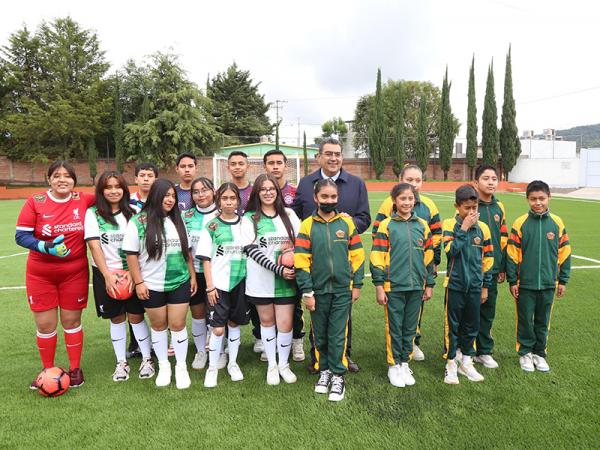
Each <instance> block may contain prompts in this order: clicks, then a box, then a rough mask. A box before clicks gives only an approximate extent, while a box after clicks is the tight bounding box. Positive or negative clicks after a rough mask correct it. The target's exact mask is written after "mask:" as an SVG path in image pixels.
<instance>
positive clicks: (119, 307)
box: [92, 266, 144, 319]
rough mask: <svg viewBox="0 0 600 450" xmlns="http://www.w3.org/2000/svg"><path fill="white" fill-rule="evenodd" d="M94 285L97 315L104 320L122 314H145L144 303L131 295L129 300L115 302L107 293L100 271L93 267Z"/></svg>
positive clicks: (133, 294)
mask: <svg viewBox="0 0 600 450" xmlns="http://www.w3.org/2000/svg"><path fill="white" fill-rule="evenodd" d="M92 283H93V286H94V302H95V303H96V314H98V317H102V318H103V319H112V318H113V317H117V316H120V315H121V314H125V313H130V314H144V306H143V305H142V302H141V301H140V300H139V299H138V298H137V297H136V296H135V292H133V293H132V294H131V298H129V299H128V300H115V299H114V298H112V297H111V296H110V295H108V293H107V292H106V283H105V282H104V276H103V275H102V272H100V269H98V268H97V267H94V266H92Z"/></svg>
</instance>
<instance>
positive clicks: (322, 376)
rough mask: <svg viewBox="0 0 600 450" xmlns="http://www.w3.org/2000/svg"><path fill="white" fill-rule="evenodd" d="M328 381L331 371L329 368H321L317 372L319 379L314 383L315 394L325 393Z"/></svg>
mask: <svg viewBox="0 0 600 450" xmlns="http://www.w3.org/2000/svg"><path fill="white" fill-rule="evenodd" d="M329 383H331V372H330V371H329V370H321V372H319V379H318V380H317V382H316V383H315V392H316V393H317V394H327V391H328V390H329Z"/></svg>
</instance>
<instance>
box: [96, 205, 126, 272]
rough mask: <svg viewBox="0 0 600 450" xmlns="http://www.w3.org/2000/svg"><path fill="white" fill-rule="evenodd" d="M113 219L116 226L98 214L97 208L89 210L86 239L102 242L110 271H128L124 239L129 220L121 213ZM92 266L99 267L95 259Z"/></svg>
mask: <svg viewBox="0 0 600 450" xmlns="http://www.w3.org/2000/svg"><path fill="white" fill-rule="evenodd" d="M136 210H137V208H136ZM113 218H114V220H115V222H116V224H112V223H110V222H109V221H108V220H106V219H105V218H104V217H102V216H101V215H100V214H98V210H97V209H96V207H95V206H92V207H91V208H89V209H88V210H87V211H86V213H85V225H84V230H85V231H84V239H85V240H86V241H91V240H99V241H100V248H101V249H102V253H104V260H105V261H106V267H108V268H109V269H110V270H121V269H122V270H127V260H126V258H125V257H126V255H125V253H124V252H123V237H124V236H125V229H126V228H127V219H126V218H125V216H124V215H123V213H122V212H120V211H119V212H118V213H117V214H115V215H113ZM92 266H94V267H98V266H97V264H96V262H95V261H94V259H93V258H92Z"/></svg>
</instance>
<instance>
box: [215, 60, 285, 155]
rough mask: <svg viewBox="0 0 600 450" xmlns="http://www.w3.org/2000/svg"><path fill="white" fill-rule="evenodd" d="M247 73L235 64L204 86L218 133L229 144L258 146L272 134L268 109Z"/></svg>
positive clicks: (258, 85)
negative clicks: (253, 143)
mask: <svg viewBox="0 0 600 450" xmlns="http://www.w3.org/2000/svg"><path fill="white" fill-rule="evenodd" d="M259 87H260V83H254V81H253V80H252V78H251V76H250V72H249V71H247V70H241V69H239V68H238V66H237V64H236V63H235V62H234V63H233V64H232V65H231V66H229V67H228V68H227V70H226V71H225V72H223V73H219V74H217V76H215V77H214V78H213V79H212V80H211V81H210V83H208V85H207V90H206V95H207V96H208V98H209V99H211V100H212V103H213V108H212V111H211V112H212V115H213V118H214V122H215V124H216V126H217V131H218V132H219V133H222V134H224V135H225V136H227V142H228V143H229V144H239V143H245V144H247V143H252V142H258V139H259V137H260V136H263V135H270V134H272V133H273V128H274V127H273V125H271V123H270V121H269V118H268V116H267V112H268V111H269V108H270V106H271V104H270V103H266V102H265V96H264V95H261V94H260V93H259V91H258V88H259Z"/></svg>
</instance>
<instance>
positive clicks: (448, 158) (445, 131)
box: [439, 67, 456, 181]
mask: <svg viewBox="0 0 600 450" xmlns="http://www.w3.org/2000/svg"><path fill="white" fill-rule="evenodd" d="M451 87H452V83H449V82H448V68H447V67H446V73H445V75H444V83H443V85H442V104H441V107H440V122H439V124H440V129H439V137H440V167H441V168H442V171H443V172H444V181H446V180H447V179H448V171H449V170H450V167H451V166H452V151H453V147H454V138H455V137H456V133H455V129H454V127H453V123H452V108H451V106H450V88H451Z"/></svg>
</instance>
